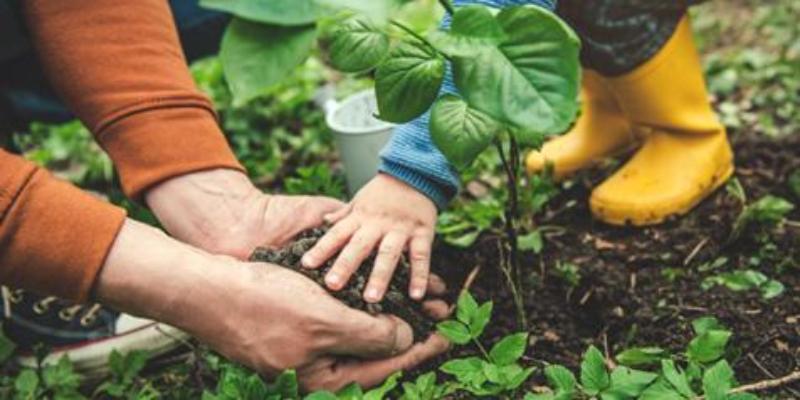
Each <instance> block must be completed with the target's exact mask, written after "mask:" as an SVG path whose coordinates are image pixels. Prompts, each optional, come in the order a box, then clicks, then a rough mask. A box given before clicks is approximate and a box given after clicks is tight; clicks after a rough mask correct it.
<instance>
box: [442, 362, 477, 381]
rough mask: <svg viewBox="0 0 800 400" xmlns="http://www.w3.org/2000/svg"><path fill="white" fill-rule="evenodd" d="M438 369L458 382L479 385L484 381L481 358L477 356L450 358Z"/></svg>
mask: <svg viewBox="0 0 800 400" xmlns="http://www.w3.org/2000/svg"><path fill="white" fill-rule="evenodd" d="M439 370H440V371H442V372H444V373H446V374H450V375H453V376H454V377H456V379H457V380H458V381H459V382H462V383H466V384H470V385H480V384H482V383H483V382H485V381H486V375H484V373H483V360H481V359H480V358H478V357H469V358H462V359H456V360H450V361H448V362H446V363H444V364H442V366H440V367H439Z"/></svg>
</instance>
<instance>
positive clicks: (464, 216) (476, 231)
mask: <svg viewBox="0 0 800 400" xmlns="http://www.w3.org/2000/svg"><path fill="white" fill-rule="evenodd" d="M502 217H503V206H502V205H501V204H500V202H499V201H498V200H497V199H495V198H494V197H492V196H488V197H485V198H482V199H479V200H475V201H469V202H466V203H464V204H463V205H462V206H461V207H455V208H453V209H451V210H447V211H444V212H443V213H442V214H441V215H440V216H439V220H438V223H437V226H436V233H438V234H439V235H441V236H442V237H443V238H444V241H445V242H446V243H447V244H450V245H452V246H456V247H460V248H467V247H470V246H472V245H473V244H475V241H476V240H478V237H480V235H481V234H482V233H484V232H486V231H489V230H491V229H492V228H493V227H494V226H495V222H497V221H499V220H500V219H501V218H502Z"/></svg>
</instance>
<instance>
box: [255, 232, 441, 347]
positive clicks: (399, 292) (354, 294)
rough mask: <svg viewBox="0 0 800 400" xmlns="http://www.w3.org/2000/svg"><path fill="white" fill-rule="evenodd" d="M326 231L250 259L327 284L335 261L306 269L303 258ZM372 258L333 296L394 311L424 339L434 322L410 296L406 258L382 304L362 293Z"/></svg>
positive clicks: (354, 304)
mask: <svg viewBox="0 0 800 400" xmlns="http://www.w3.org/2000/svg"><path fill="white" fill-rule="evenodd" d="M324 233H325V231H324V230H322V229H314V230H311V231H308V232H305V233H304V234H302V235H301V236H300V237H299V238H298V239H297V240H296V241H294V242H292V243H290V244H289V245H287V246H286V247H284V248H282V249H278V250H274V249H268V248H258V249H256V251H255V252H253V254H252V255H251V256H250V260H251V261H261V262H267V263H272V264H277V265H280V266H283V267H286V268H289V269H292V270H294V271H297V272H300V273H302V274H303V275H305V276H307V277H309V278H311V279H312V280H313V281H315V282H317V283H318V284H319V285H320V286H322V287H325V274H326V273H327V272H328V270H330V268H331V267H332V266H333V261H334V260H335V259H334V260H330V261H328V262H327V263H326V264H325V265H323V266H322V267H321V268H319V269H307V268H303V266H302V264H301V263H300V259H301V258H302V257H303V254H305V253H306V252H307V251H308V250H311V248H312V247H313V246H314V244H315V243H316V242H317V240H319V239H320V238H321V237H322V235H323V234H324ZM374 261H375V259H374V255H373V257H370V258H368V259H367V260H366V261H365V262H364V264H363V265H362V266H361V267H360V268H359V269H358V270H357V271H356V272H355V273H354V274H353V277H352V278H351V279H350V281H349V282H348V284H347V286H346V287H345V288H344V289H342V290H340V291H335V292H334V291H329V292H330V293H331V294H332V295H333V297H335V298H337V299H339V300H341V301H342V302H344V303H345V304H347V305H348V306H350V307H353V308H356V309H359V310H364V311H367V312H369V313H371V314H380V313H389V314H394V315H396V316H398V317H400V318H402V319H403V320H405V321H406V322H408V323H409V324H410V325H411V327H412V329H413V330H414V337H415V338H417V339H424V338H426V337H428V336H429V335H430V333H431V332H432V331H433V329H434V321H433V320H431V319H430V317H428V315H427V314H425V312H424V311H423V310H422V307H421V303H420V302H418V301H415V300H412V299H411V298H410V297H408V285H409V280H410V276H409V268H408V263H407V262H406V260H405V259H403V260H401V261H400V265H399V266H398V268H397V272H396V273H395V275H394V277H393V278H392V281H391V283H390V284H389V289H388V290H387V291H386V295H385V296H384V298H383V300H382V301H381V302H379V303H368V302H366V301H364V298H363V293H364V288H365V287H366V285H367V281H368V278H369V276H370V273H371V272H372V266H373V264H374Z"/></svg>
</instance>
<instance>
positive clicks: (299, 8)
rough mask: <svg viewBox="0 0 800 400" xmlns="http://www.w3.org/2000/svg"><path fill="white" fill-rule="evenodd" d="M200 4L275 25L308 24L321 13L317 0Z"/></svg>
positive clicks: (218, 0)
mask: <svg viewBox="0 0 800 400" xmlns="http://www.w3.org/2000/svg"><path fill="white" fill-rule="evenodd" d="M200 5H201V6H203V7H206V8H211V9H214V10H218V11H224V12H226V13H230V14H233V15H235V16H237V17H240V18H244V19H246V20H249V21H254V22H263V23H268V24H275V25H285V26H287V25H306V24H310V23H313V22H314V21H315V20H316V19H317V14H318V13H319V10H318V7H317V6H316V4H315V0H200Z"/></svg>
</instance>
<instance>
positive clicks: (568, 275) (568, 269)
mask: <svg viewBox="0 0 800 400" xmlns="http://www.w3.org/2000/svg"><path fill="white" fill-rule="evenodd" d="M553 272H554V273H555V275H556V276H557V277H558V278H559V279H561V280H562V281H564V282H565V283H566V284H567V285H569V286H570V287H573V288H574V287H578V285H580V283H581V270H580V267H578V266H577V265H575V264H573V263H571V262H568V261H563V262H562V261H560V260H559V261H557V262H556V267H555V270H554V271H553Z"/></svg>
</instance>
